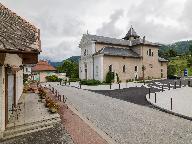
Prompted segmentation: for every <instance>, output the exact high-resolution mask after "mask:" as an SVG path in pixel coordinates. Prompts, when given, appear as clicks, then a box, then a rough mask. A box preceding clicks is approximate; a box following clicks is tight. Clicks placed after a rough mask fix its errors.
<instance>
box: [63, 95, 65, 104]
mask: <svg viewBox="0 0 192 144" xmlns="http://www.w3.org/2000/svg"><path fill="white" fill-rule="evenodd" d="M63 102H64V103H65V96H64V95H63Z"/></svg>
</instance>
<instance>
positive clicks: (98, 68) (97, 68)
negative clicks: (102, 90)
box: [94, 55, 103, 81]
mask: <svg viewBox="0 0 192 144" xmlns="http://www.w3.org/2000/svg"><path fill="white" fill-rule="evenodd" d="M94 78H95V80H99V81H103V55H96V56H95V57H94Z"/></svg>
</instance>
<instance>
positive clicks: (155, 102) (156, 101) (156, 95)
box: [155, 93, 157, 103]
mask: <svg viewBox="0 0 192 144" xmlns="http://www.w3.org/2000/svg"><path fill="white" fill-rule="evenodd" d="M156 102H157V94H156V93H155V103H156Z"/></svg>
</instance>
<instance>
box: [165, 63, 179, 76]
mask: <svg viewBox="0 0 192 144" xmlns="http://www.w3.org/2000/svg"><path fill="white" fill-rule="evenodd" d="M176 72H177V67H176V66H175V65H168V68H167V75H168V76H173V75H175V74H176Z"/></svg>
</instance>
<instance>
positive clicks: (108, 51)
mask: <svg viewBox="0 0 192 144" xmlns="http://www.w3.org/2000/svg"><path fill="white" fill-rule="evenodd" d="M97 54H104V55H108V56H123V57H132V58H140V56H139V54H137V53H136V52H134V51H133V50H132V49H131V48H119V47H104V48H102V49H101V50H100V51H98V52H97V53H96V55H97Z"/></svg>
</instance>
